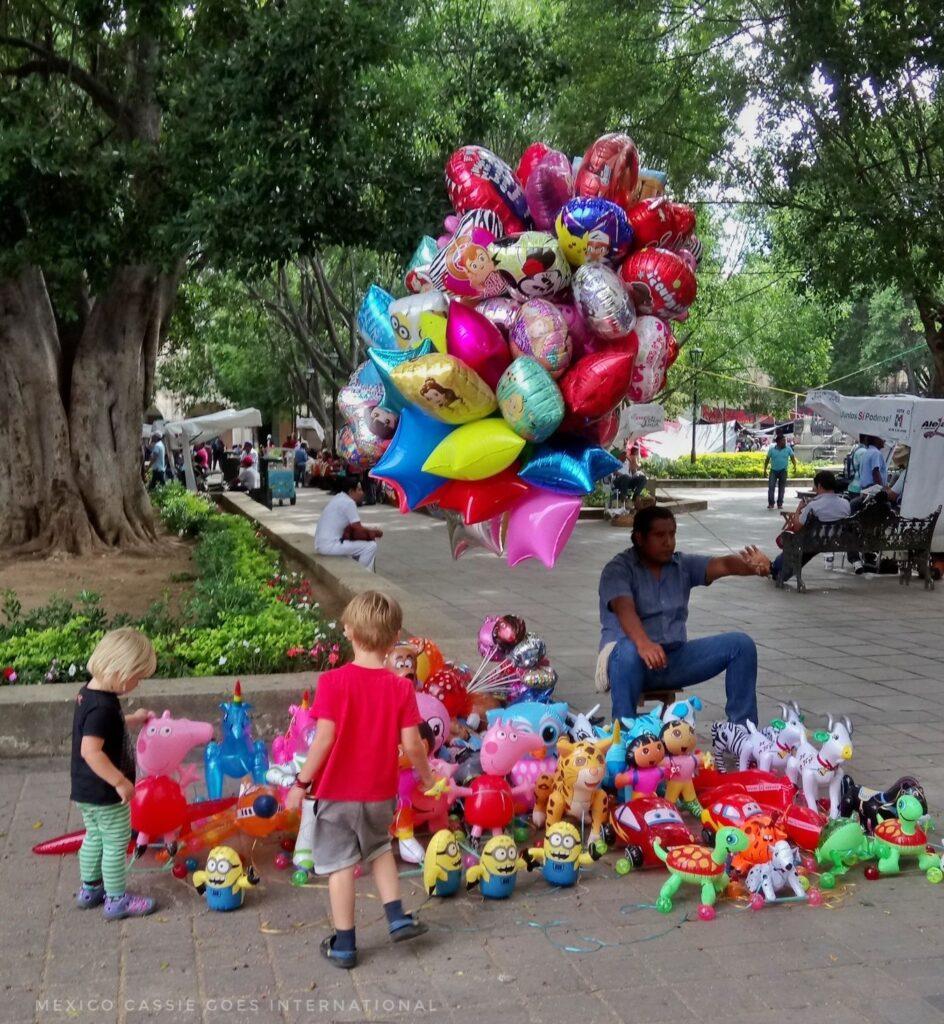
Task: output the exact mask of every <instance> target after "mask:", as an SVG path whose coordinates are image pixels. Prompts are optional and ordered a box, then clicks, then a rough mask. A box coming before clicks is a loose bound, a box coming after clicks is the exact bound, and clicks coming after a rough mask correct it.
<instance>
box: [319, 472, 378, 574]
mask: <svg viewBox="0 0 944 1024" xmlns="http://www.w3.org/2000/svg"><path fill="white" fill-rule="evenodd" d="M334 490H335V495H334V497H333V498H332V499H331V500H330V501H329V502H328V504H327V505H325V507H324V510H323V511H322V513H321V516H320V517H319V519H318V526H317V527H316V529H315V551H316V552H317V553H318V554H319V555H344V556H346V557H348V558H353V559H356V561H357V562H358V563H359V564H360V565H362V566H363V567H364V568H365V569H368V570H370V572H373V571H374V559H375V558H376V557H377V540H378V539H379V538H380V537H382V536H383V530H370V529H368V528H367V527H366V526H364V525H363V524H362V523H361V517H360V515H359V514H358V512H357V506H358V505H359V504H360V503H361V502H362V501H363V500H364V488H363V486H362V485H361V481H360V478H359V477H356V476H342V477H340V478H339V479H338V481H337V483H336V485H335V488H334Z"/></svg>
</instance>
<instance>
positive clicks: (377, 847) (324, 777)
mask: <svg viewBox="0 0 944 1024" xmlns="http://www.w3.org/2000/svg"><path fill="white" fill-rule="evenodd" d="M341 622H342V623H343V625H344V635H345V636H346V637H347V638H348V640H350V642H351V646H352V647H353V648H354V660H353V662H352V663H351V664H349V665H344V666H342V667H341V668H337V669H333V670H332V671H330V672H325V673H324V675H322V676H321V678H320V679H319V680H318V687H317V690H316V692H315V703H314V707H313V708H312V712H313V714H314V717H315V718H317V720H318V726H317V729H316V731H315V738H314V740H313V741H312V744H311V749H310V750H309V751H308V758H307V759H306V761H305V763H304V764H303V765H302V768H301V771H299V773H298V777H297V778H296V780H295V784H294V787H293V788H292V790H291V792H290V793H289V795H288V797H287V798H286V801H285V805H286V807H287V808H289V809H290V810H291V809H297V808H298V807H300V806H301V802H302V799H303V797H304V795H305V794H306V793H307V792H308V791H309V790H312V791H313V795H314V801H315V806H314V820H315V825H314V843H313V850H312V856H313V859H314V862H315V871H316V873H317V874H319V875H327V876H328V896H329V898H330V902H331V917H332V919H333V921H334V927H335V933H334V935H329V936H328V938H326V939H325V940H324V941H323V942H322V943H321V952H322V955H323V956H325V957H326V958H327V959H328V960H330V961H331V962H332V963H333V964H335V965H336V966H338V967H344V968H350V967H353V966H354V965H355V964H356V963H357V946H356V944H355V940H354V939H355V937H354V867H355V865H356V864H359V863H360V862H361V861H366V862H368V863H370V865H371V868H372V870H373V874H374V884H375V885H376V886H377V891H378V892H379V893H380V898H381V900H382V901H383V907H384V912H385V913H386V915H387V923H388V925H389V928H390V937H391V938H392V939H393V941H394V942H401V941H402V940H404V939H412V938H413V937H414V936H417V935H422V934H423V933H424V932H425V931H426V930H427V929H426V925H424V924H422V923H421V922H420V921H416V920H414V919H413V917H411V916H410V915H409V914H407V913H405V912H404V910H403V904H402V903H401V902H400V875H399V872H398V871H397V863H396V861H395V860H394V857H393V851H392V850H391V847H390V825H391V823H392V822H393V813H394V808H395V805H396V795H397V781H398V776H399V769H398V760H399V755H398V747H402V748H403V750H404V752H405V753H406V755H407V757H409V759H410V762H411V763H412V764H413V767H414V768H415V769H416V771H417V774H418V775H419V779H420V782H421V784H422V785H423V786H424V788H426V789H432V788H433V786H435V785H436V782H437V781H438V780H437V778H436V776H435V775H434V774H433V773H432V771H431V770H430V767H429V762H428V761H427V759H426V747H425V745H424V744H423V741H422V740H421V739H420V734H419V729H418V728H417V726H418V725H419V723H420V722H421V721H422V719H421V717H420V713H419V710H418V709H417V706H416V696H415V694H414V690H413V684H412V683H411V682H410V680H409V679H405V678H403V677H401V676H397V675H394V674H393V673H392V672H390V671H389V670H388V669H387V668H385V667H384V659H385V657H386V655H387V652H388V651H389V650H390V648H391V647H392V646H393V644H394V643H395V642H396V640H397V638H398V637H399V635H400V627H401V626H402V622H403V616H402V613H401V611H400V606H399V605H398V604H397V602H396V601H394V600H392V599H391V598H389V597H386V596H385V595H383V594H380V593H378V592H377V591H375V590H368V591H365V592H364V593H363V594H358V596H357V597H355V598H354V600H353V601H351V603H350V604H349V605H348V606H347V607H346V608H345V609H344V612H343V614H342V616H341Z"/></svg>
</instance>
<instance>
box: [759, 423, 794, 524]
mask: <svg viewBox="0 0 944 1024" xmlns="http://www.w3.org/2000/svg"><path fill="white" fill-rule="evenodd" d="M791 462H792V463H793V472H794V473H796V471H797V461H796V456H795V455H794V454H793V449H792V448H791V447H790V446H789V445H788V444H787V439H786V438H785V437H784V436H783V434H782V433H780V432H778V433H777V439H776V441H774V443H773V444H772V445H771V446H770V447H769V448H768V449H767V454H766V455H765V456H764V472H765V473H766V472H767V467H768V466H769V467H770V476H769V477H768V479H767V511H768V512H769V511H770V510H771V509H772V508H773V507H774V490H775V489H776V491H777V508H783V492H784V491H785V490H786V487H787V466H788V465H789V463H791Z"/></svg>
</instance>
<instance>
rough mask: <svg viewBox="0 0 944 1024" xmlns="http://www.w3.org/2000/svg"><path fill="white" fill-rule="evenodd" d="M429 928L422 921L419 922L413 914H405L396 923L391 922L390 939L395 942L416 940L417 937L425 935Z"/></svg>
mask: <svg viewBox="0 0 944 1024" xmlns="http://www.w3.org/2000/svg"><path fill="white" fill-rule="evenodd" d="M428 931H429V928H427V926H426V925H425V924H423V922H422V921H417V920H416V919H415V918H414V917H413V916H412V915H411V914H404V915H403V917H398V918H397V919H396V921H391V922H390V938H391V939H393V941H394V942H405V941H406V940H407V939H415V938H416V937H417V935H425V934H426V933H427V932H428Z"/></svg>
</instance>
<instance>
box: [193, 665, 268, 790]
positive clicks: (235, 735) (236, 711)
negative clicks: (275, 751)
mask: <svg viewBox="0 0 944 1024" xmlns="http://www.w3.org/2000/svg"><path fill="white" fill-rule="evenodd" d="M220 710H221V711H222V712H223V719H222V721H221V723H220V731H221V733H222V736H223V738H222V740H221V741H220V742H219V743H208V744H207V746H206V751H205V753H204V755H203V771H204V775H205V776H206V787H207V796H208V797H209V798H210V799H211V800H218V799H219V798H220V797H221V796H222V795H223V776H224V775H228V776H229V777H230V778H231V779H242V778H244V777H245V776H246V775H251V776H252V781H253V782H257V783H260V784H261V783H263V782H265V780H266V779H265V775H266V771H267V770H268V768H269V755H268V753H267V752H266V745H265V741H264V740H254V739H253V738H252V715H250V713H249V712H250V711H252V705H251V704H248V703H245V702H244V701H243V691H242V686H241V685H240V683H239V680H238V679H237V680H236V685H235V686H234V687H233V699H232V700H231V701H223V703H222V704H220Z"/></svg>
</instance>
